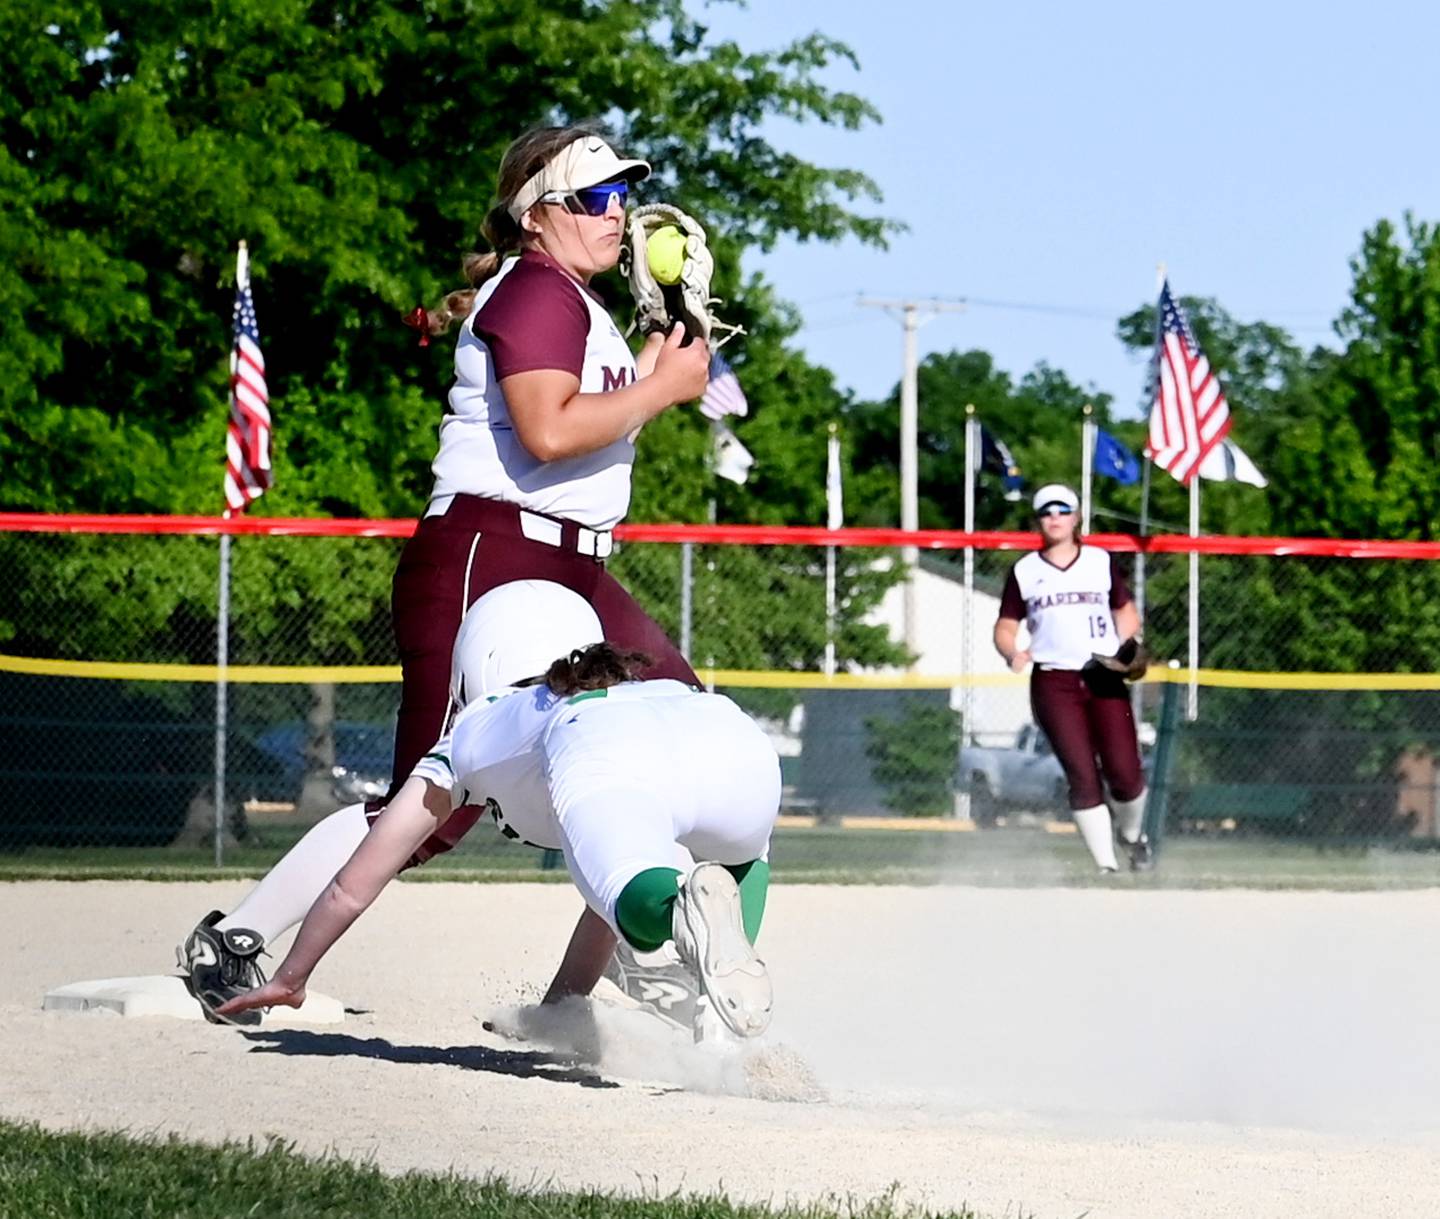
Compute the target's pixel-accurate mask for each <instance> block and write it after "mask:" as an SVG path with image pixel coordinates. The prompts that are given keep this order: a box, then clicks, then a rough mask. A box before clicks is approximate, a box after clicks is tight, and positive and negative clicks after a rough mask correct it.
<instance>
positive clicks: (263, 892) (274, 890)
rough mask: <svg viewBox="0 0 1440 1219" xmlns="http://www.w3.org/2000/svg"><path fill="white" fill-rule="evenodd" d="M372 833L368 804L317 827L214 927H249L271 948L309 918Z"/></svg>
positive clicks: (332, 816)
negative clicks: (367, 819) (323, 895)
mask: <svg viewBox="0 0 1440 1219" xmlns="http://www.w3.org/2000/svg"><path fill="white" fill-rule="evenodd" d="M369 832H370V823H369V822H368V821H366V820H365V806H364V805H363V804H351V805H347V806H346V807H345V808H342V809H341V810H340V811H339V812H336V813H331V814H330V815H329V816H328V817H326V818H325V819H324V820H323V821H319V822H316V824H315V825H313V826H312V827H311V828H310V832H309V833H307V834H306V835H305V837H304V838H302V839H300V841H299V842H297V843H296V844H295V845H294V846H293V847H291V848H290V850H289V851H287V852H286V854H285V856H284V858H282V859H281V860H280V862H279V863H277V864H276V865H275V866H274V867H273V868H271V869H270V871H268V872H267V873H265V876H264V879H262V880H261V881H260V883H259V884H258V885H256V886H255V887H254V888H253V889H251V890H250V892H249V893H248V894H246V896H245V900H244V901H242V902H241V903H240V904H239V905H238V906H236V907H235V909H234V910H232V911H230V913H229V914H227V915H226V916H225V917H224V918H222V919H221V920H220V921H219V922H218V923H216V924H215V926H216V928H217V930H220V931H228V930H229V929H230V928H232V927H245V928H248V929H249V930H251V931H257V932H259V933H260V935H261V937H262V938H263V939H264V940H265V943H266V944H271V943H273V942H274V941H275V940H276V939H278V938H279V937H280V936H282V935H284V934H285V932H287V931H289V930H290V928H291V927H293V926H295V924H296V923H298V922H300V920H301V919H303V918H304V917H305V915H306V914H307V913H309V910H310V907H311V906H313V905H314V904H315V899H316V898H317V897H319V896H320V894H322V893H323V892H324V891H325V886H326V885H328V884H329V883H330V882H331V881H332V880H334V879H335V873H336V872H338V871H340V869H341V868H343V867H344V866H345V864H346V863H348V862H349V859H350V856H351V855H353V854H354V853H355V848H356V847H358V846H359V845H360V844H361V842H363V841H364V840H365V835H366V834H368V833H369Z"/></svg>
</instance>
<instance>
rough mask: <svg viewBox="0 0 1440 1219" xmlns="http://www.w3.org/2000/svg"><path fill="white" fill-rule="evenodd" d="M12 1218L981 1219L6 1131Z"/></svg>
mask: <svg viewBox="0 0 1440 1219" xmlns="http://www.w3.org/2000/svg"><path fill="white" fill-rule="evenodd" d="M0 1215H3V1216H5V1217H6V1219H10V1217H11V1216H15V1217H17V1219H18V1217H19V1216H25V1219H115V1217H116V1216H121V1215H123V1216H127V1217H133V1216H156V1217H159V1216H171V1215H184V1216H186V1219H230V1217H231V1216H234V1217H235V1219H240V1217H241V1216H244V1217H246V1219H257V1217H258V1219H314V1217H315V1216H345V1217H346V1219H361V1217H362V1216H372V1215H373V1216H384V1217H386V1219H390V1217H392V1216H395V1215H406V1216H411V1217H412V1219H450V1217H451V1216H454V1217H455V1219H460V1217H461V1216H464V1219H536V1217H537V1216H546V1217H547V1219H548V1217H550V1216H555V1217H557V1219H563V1217H566V1216H575V1217H577V1219H979V1217H978V1216H977V1215H976V1214H975V1212H973V1211H971V1210H969V1209H968V1208H967V1209H962V1210H958V1211H929V1210H920V1209H918V1208H911V1207H906V1206H901V1205H898V1204H896V1203H895V1202H894V1201H893V1200H892V1199H891V1198H880V1199H877V1200H875V1201H871V1202H860V1201H856V1200H850V1199H838V1200H832V1201H830V1202H828V1203H816V1204H812V1205H805V1206H795V1205H790V1206H784V1207H781V1208H777V1209H774V1210H771V1209H769V1208H766V1207H762V1206H741V1205H736V1204H734V1203H731V1202H729V1201H727V1200H725V1199H724V1198H721V1197H681V1196H673V1195H672V1196H668V1197H664V1196H662V1197H650V1198H641V1197H627V1196H624V1195H617V1194H608V1193H596V1192H578V1193H572V1192H566V1191H561V1190H551V1189H545V1188H535V1189H517V1188H515V1187H513V1186H510V1185H507V1184H505V1183H504V1182H503V1181H498V1180H494V1179H491V1180H483V1181H480V1180H471V1179H469V1178H466V1177H461V1176H457V1175H455V1174H454V1173H420V1172H410V1173H406V1174H405V1175H404V1176H398V1177H394V1176H386V1175H385V1174H384V1173H382V1172H381V1171H380V1170H379V1169H378V1168H376V1167H374V1166H373V1165H369V1164H354V1163H351V1162H349V1161H346V1160H341V1159H338V1158H335V1157H327V1158H324V1159H312V1158H309V1157H306V1156H302V1155H299V1154H297V1153H296V1152H295V1151H294V1150H293V1149H292V1148H291V1147H290V1146H288V1145H287V1144H285V1143H282V1142H278V1141H272V1142H270V1143H269V1144H266V1145H254V1144H252V1145H249V1146H247V1145H243V1144H238V1143H227V1144H225V1145H224V1146H221V1147H209V1146H204V1145H201V1144H196V1143H188V1142H184V1141H183V1140H181V1139H178V1138H175V1137H173V1136H171V1137H169V1138H164V1139H161V1138H144V1139H135V1138H131V1137H128V1136H126V1135H122V1134H53V1133H50V1132H48V1131H44V1130H41V1129H40V1128H39V1127H38V1126H34V1125H30V1124H17V1123H14V1122H6V1121H0Z"/></svg>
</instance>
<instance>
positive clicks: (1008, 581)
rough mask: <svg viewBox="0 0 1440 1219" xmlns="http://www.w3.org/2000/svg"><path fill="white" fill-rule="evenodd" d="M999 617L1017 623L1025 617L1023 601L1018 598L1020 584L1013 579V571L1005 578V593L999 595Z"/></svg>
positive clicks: (1021, 598)
mask: <svg viewBox="0 0 1440 1219" xmlns="http://www.w3.org/2000/svg"><path fill="white" fill-rule="evenodd" d="M1000 617H1002V618H1013V619H1015V621H1016V622H1019V621H1020V620H1021V619H1022V618H1024V617H1025V599H1024V598H1023V597H1021V596H1020V582H1019V581H1018V580H1017V579H1015V569H1014V568H1013V567H1012V568H1011V569H1010V574H1009V575H1008V576H1006V577H1005V591H1004V592H1002V593H1001V594H1000Z"/></svg>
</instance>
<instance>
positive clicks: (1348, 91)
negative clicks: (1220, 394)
mask: <svg viewBox="0 0 1440 1219" xmlns="http://www.w3.org/2000/svg"><path fill="white" fill-rule="evenodd" d="M695 11H697V12H699V13H700V15H701V17H702V19H703V20H705V21H707V22H708V23H709V24H710V25H711V28H712V31H713V32H714V34H715V35H716V36H721V37H733V38H735V39H736V40H737V41H739V42H740V44H741V45H742V46H744V47H746V48H747V49H762V48H765V49H771V48H775V47H778V46H779V45H781V44H782V43H784V42H786V41H788V40H789V39H791V38H793V37H796V36H799V35H803V34H806V33H809V32H811V31H813V30H816V29H818V30H821V31H823V32H824V33H826V34H829V35H831V36H832V37H835V38H838V39H840V40H841V41H843V42H846V43H848V44H849V45H850V46H851V48H852V49H853V50H854V51H855V53H856V55H857V56H858V58H859V60H860V70H859V71H858V72H856V71H853V70H851V69H850V68H849V67H848V66H845V67H841V68H836V69H833V70H831V71H830V72H828V73H827V76H826V80H827V83H828V84H830V85H831V86H832V87H837V88H845V89H848V90H851V91H853V92H856V93H859V94H860V95H861V96H863V97H866V98H867V99H869V100H870V101H871V102H872V103H874V104H875V105H876V107H877V108H878V109H879V110H880V112H881V114H882V116H883V118H884V122H883V124H882V125H880V126H872V127H870V128H868V129H866V130H864V131H861V132H859V133H849V132H844V131H838V130H833V129H829V128H825V127H821V126H816V125H809V126H797V125H795V124H792V123H789V122H776V123H772V124H771V125H770V127H769V128H767V135H768V136H769V138H771V139H772V141H774V142H776V143H778V144H780V145H781V146H783V147H786V148H789V149H791V150H793V151H795V152H797V153H799V154H801V155H803V156H805V157H806V158H807V159H810V160H813V161H816V162H819V163H822V164H832V165H845V166H850V167H853V168H857V169H861V170H864V171H865V172H867V173H868V174H869V175H870V176H871V177H873V178H874V179H875V180H876V182H877V183H878V184H879V186H880V188H881V189H882V190H883V192H884V194H885V200H884V203H883V204H882V205H881V208H880V210H881V211H883V213H884V214H887V215H890V216H893V217H895V218H897V219H900V220H903V221H905V222H906V223H907V224H908V225H909V226H910V231H909V232H908V233H906V234H904V235H902V236H900V237H899V238H897V239H896V240H895V241H894V242H893V244H892V248H891V249H890V250H889V251H888V252H877V251H872V250H869V249H865V248H863V247H860V246H858V245H856V244H853V243H851V244H846V245H842V246H838V247H837V246H826V245H814V244H811V245H800V244H797V243H789V244H787V245H785V246H782V247H781V248H779V249H777V250H776V251H775V252H774V253H772V254H768V255H760V254H754V255H751V256H750V258H749V261H748V263H747V266H748V267H749V268H752V269H763V271H764V272H765V274H766V275H767V276H768V277H769V278H770V279H771V280H772V281H773V282H774V283H775V284H776V285H777V287H778V288H779V290H780V291H781V293H782V294H783V295H784V296H785V297H786V298H787V299H789V300H790V301H792V302H794V303H795V304H797V305H798V306H800V307H801V310H802V312H803V314H804V317H805V321H806V328H805V330H804V331H803V332H802V333H801V334H800V336H799V342H800V344H801V346H802V347H803V348H804V349H805V351H806V352H807V353H808V354H809V356H810V357H811V358H812V359H814V360H815V361H816V362H818V363H820V364H823V365H825V366H827V367H829V368H830V369H832V370H833V371H834V372H835V374H836V376H837V379H838V381H839V382H840V384H841V385H843V386H848V387H850V388H852V389H853V390H855V391H856V392H857V393H859V394H860V395H862V396H865V397H876V396H880V395H883V394H884V393H886V392H888V391H889V389H890V388H891V387H892V386H893V385H894V384H895V382H896V381H897V380H898V377H899V370H900V326H899V323H898V322H897V321H896V320H894V319H892V318H891V317H890V316H889V315H887V314H886V313H884V312H881V311H879V310H874V309H861V308H859V307H857V306H856V304H855V298H856V297H857V296H858V295H860V294H861V293H862V292H863V293H866V294H869V295H875V296H881V295H883V296H938V297H965V298H969V299H970V300H972V301H979V300H986V301H996V302H1015V303H1018V304H1026V305H1036V306H1047V307H1063V308H1065V309H1071V310H1076V311H1079V315H1078V316H1072V315H1070V314H1067V313H1047V312H1043V311H1032V310H1021V309H1010V308H998V307H995V306H981V305H978V304H976V305H974V306H973V307H971V308H970V309H968V310H967V311H966V312H964V313H960V314H946V315H942V316H940V317H938V318H936V319H935V320H934V321H932V322H930V323H929V324H928V325H927V326H925V327H924V328H923V329H922V330H921V331H920V351H921V355H922V357H923V355H924V354H925V353H926V352H929V351H936V350H949V349H950V348H962V349H964V348H970V347H978V348H981V349H984V350H987V351H989V352H991V353H992V354H993V355H994V356H995V357H996V360H997V362H998V363H999V365H1000V366H1001V367H1002V368H1005V369H1007V370H1009V371H1011V372H1012V373H1014V374H1015V375H1017V376H1018V375H1020V374H1022V373H1023V372H1025V371H1026V370H1028V369H1029V368H1030V367H1032V366H1033V365H1034V364H1035V363H1037V362H1038V361H1041V360H1044V361H1048V362H1049V363H1051V364H1053V365H1055V366H1056V367H1058V368H1061V369H1063V370H1064V371H1065V372H1066V373H1068V374H1069V375H1070V376H1071V378H1072V379H1074V380H1076V381H1078V382H1080V383H1081V384H1093V385H1094V386H1096V387H1097V388H1099V389H1101V390H1103V391H1108V392H1109V393H1111V394H1113V395H1114V396H1115V399H1116V402H1117V406H1118V407H1119V409H1120V411H1121V413H1122V414H1134V413H1135V410H1136V403H1137V400H1138V397H1139V393H1140V388H1141V384H1142V382H1143V378H1144V367H1143V361H1142V360H1136V359H1134V358H1132V357H1131V356H1129V355H1127V353H1126V352H1125V351H1124V350H1123V349H1122V348H1121V346H1120V344H1119V342H1118V341H1117V340H1116V338H1115V325H1114V322H1115V319H1116V318H1118V317H1119V316H1120V315H1121V314H1122V313H1125V312H1128V311H1129V310H1131V309H1133V308H1135V307H1136V306H1137V305H1138V304H1140V303H1142V302H1143V301H1145V300H1147V299H1150V298H1152V297H1153V295H1154V289H1155V267H1156V264H1157V262H1161V261H1163V262H1165V263H1166V265H1167V267H1168V271H1169V275H1170V280H1171V283H1172V285H1173V287H1174V289H1175V291H1176V292H1177V293H1179V294H1182V295H1191V296H1213V297H1215V298H1217V299H1218V300H1219V301H1220V303H1221V304H1222V305H1223V306H1224V307H1225V308H1227V309H1228V310H1230V312H1231V313H1232V314H1234V315H1235V316H1237V317H1238V318H1240V319H1242V320H1262V319H1263V320H1265V321H1269V322H1273V323H1275V324H1276V325H1280V326H1284V327H1286V328H1287V329H1289V330H1290V331H1291V332H1292V333H1293V334H1294V335H1295V336H1296V338H1297V339H1299V340H1300V341H1302V342H1303V343H1305V344H1306V345H1313V344H1317V343H1324V342H1327V341H1329V340H1330V338H1331V331H1330V329H1329V324H1330V322H1331V321H1332V320H1333V318H1334V317H1335V315H1336V313H1337V312H1338V311H1339V310H1340V309H1341V308H1342V307H1343V306H1344V304H1345V303H1346V299H1347V292H1348V287H1349V282H1350V272H1349V259H1350V257H1351V256H1352V255H1353V254H1354V253H1355V252H1356V250H1357V249H1358V248H1359V243H1360V238H1361V235H1362V233H1363V232H1364V230H1365V229H1366V228H1368V227H1369V226H1371V225H1372V224H1373V223H1374V222H1375V221H1376V220H1377V219H1379V218H1380V217H1382V216H1388V217H1392V218H1394V219H1396V220H1397V221H1398V220H1399V219H1400V218H1401V216H1402V215H1403V213H1404V212H1405V211H1406V210H1407V209H1409V210H1412V211H1414V212H1415V213H1416V214H1417V215H1418V216H1420V217H1421V218H1423V219H1432V218H1440V157H1436V156H1435V155H1434V151H1433V150H1434V148H1435V146H1436V143H1437V139H1436V136H1435V135H1434V133H1433V130H1432V128H1433V121H1434V118H1435V116H1437V115H1440V72H1437V71H1436V70H1435V68H1434V64H1433V57H1434V54H1435V48H1436V47H1437V45H1440V7H1434V6H1422V5H1420V4H1408V3H1396V2H1393V0H1378V2H1375V3H1370V4H1367V5H1364V6H1358V5H1347V6H1343V9H1342V6H1338V5H1334V4H1321V5H1311V6H1303V7H1302V6H1299V5H1293V6H1292V5H1278V4H1271V5H1267V4H1263V3H1250V4H1238V3H1232V2H1230V0H1222V2H1221V3H1212V4H1210V5H1201V6H1179V5H1169V6H1166V5H1157V4H1148V5H1140V4H1131V3H1122V4H1102V5H1077V4H1073V3H1071V4H1054V3H1048V2H1047V3H1032V4H1029V5H1004V6H1002V5H1000V4H995V3H989V4H984V5H975V4H971V3H963V2H961V3H956V2H954V0H952V2H951V3H941V2H940V0H910V2H909V3H906V4H896V5H883V4H877V3H875V2H874V0H869V2H866V3H861V2H859V0H835V2H833V3H827V4H825V5H816V4H813V3H790V4H779V3H775V2H773V0H772V2H770V3H766V2H765V0H757V2H756V3H754V4H753V5H752V6H751V7H750V8H737V7H735V6H732V5H729V4H716V5H711V6H708V7H698V6H697V8H696V10H695ZM1220 371H1221V374H1222V376H1223V373H1224V370H1223V369H1222V370H1220ZM922 410H923V404H922ZM1235 426H1236V432H1235V435H1236V438H1237V439H1240V440H1241V441H1242V443H1243V438H1244V422H1243V419H1240V418H1238V417H1237V420H1236V425H1235Z"/></svg>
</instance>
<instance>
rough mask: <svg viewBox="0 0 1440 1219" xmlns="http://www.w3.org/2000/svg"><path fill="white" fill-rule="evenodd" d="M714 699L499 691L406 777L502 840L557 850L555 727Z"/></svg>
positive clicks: (660, 684)
mask: <svg viewBox="0 0 1440 1219" xmlns="http://www.w3.org/2000/svg"><path fill="white" fill-rule="evenodd" d="M719 697H722V696H720V695H712V694H701V693H699V692H697V691H695V690H693V689H692V688H691V687H690V686H687V685H685V684H684V683H683V682H678V681H670V680H668V679H667V680H659V681H643V682H626V683H624V684H622V685H618V686H611V687H610V688H609V689H607V690H589V691H585V692H584V693H581V694H572V695H570V696H569V697H568V698H561V697H560V696H559V695H557V694H555V693H553V692H552V691H551V690H550V689H549V687H548V686H544V685H539V686H526V687H524V688H521V689H509V690H502V691H499V692H497V693H495V694H492V695H490V696H489V697H488V698H486V699H485V700H483V701H476V702H473V703H470V704H469V705H468V706H466V707H465V708H464V710H462V711H461V712H460V714H459V715H457V716H456V717H455V723H454V724H453V725H452V727H451V729H450V731H449V733H447V734H446V735H445V736H444V737H442V738H441V739H440V740H439V741H437V742H436V743H435V746H434V748H432V749H431V750H430V752H429V753H427V754H426V755H425V756H424V757H423V758H421V759H420V761H419V763H418V764H417V765H416V766H415V769H414V770H412V771H411V772H410V773H411V775H412V776H414V775H418V776H419V777H420V778H422V779H427V780H429V781H430V782H431V783H434V784H435V785H436V786H437V787H443V788H447V789H449V791H450V793H451V801H452V803H453V805H454V807H456V808H459V807H460V806H461V805H464V804H480V803H483V804H484V805H485V808H486V811H488V812H489V814H490V816H491V817H492V818H493V819H494V821H495V824H496V825H497V826H498V827H499V828H500V832H501V833H502V834H504V835H505V837H507V838H513V839H518V840H520V841H522V842H525V843H528V844H529V845H530V846H536V847H545V848H548V849H550V850H557V851H558V850H559V849H560V848H561V833H560V825H559V822H558V821H557V819H556V815H555V805H554V803H553V801H552V799H551V795H550V787H549V784H548V781H547V778H546V775H545V742H546V740H547V738H548V737H549V735H550V732H551V731H552V730H553V728H554V727H555V725H556V724H558V723H561V722H565V721H568V720H570V719H573V718H574V717H576V716H580V715H584V714H585V713H586V712H587V711H588V710H591V709H593V708H594V707H595V706H597V705H599V704H600V703H602V702H609V703H616V702H626V701H634V700H648V699H656V698H708V699H714V698H719Z"/></svg>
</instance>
